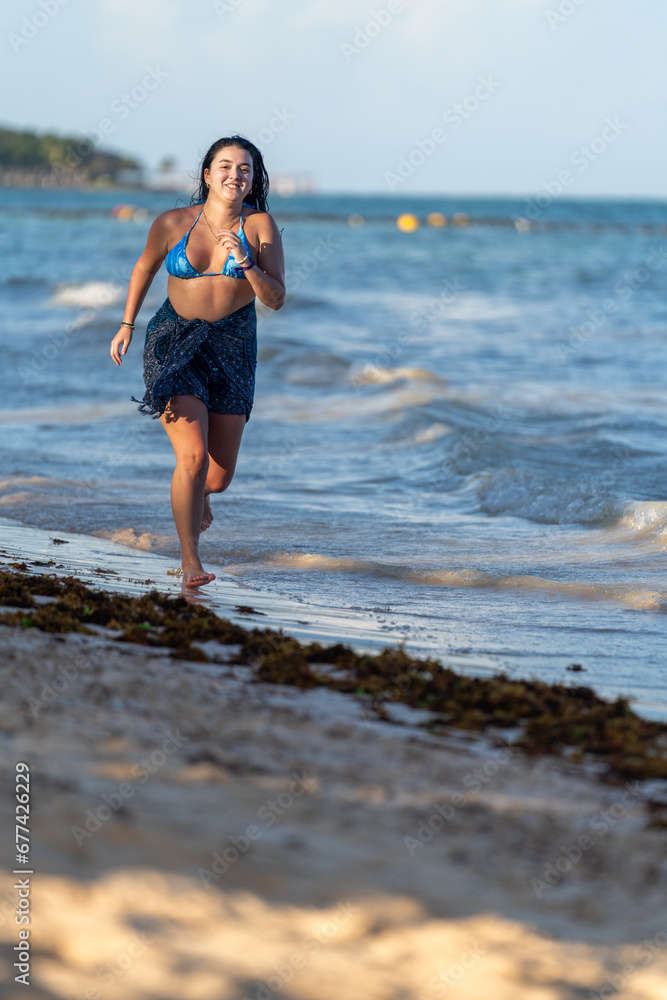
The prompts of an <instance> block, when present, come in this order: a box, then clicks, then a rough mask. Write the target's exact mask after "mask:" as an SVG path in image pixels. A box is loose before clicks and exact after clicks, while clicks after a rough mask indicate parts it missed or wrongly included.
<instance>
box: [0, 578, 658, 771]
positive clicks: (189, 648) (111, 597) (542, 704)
mask: <svg viewBox="0 0 667 1000" xmlns="http://www.w3.org/2000/svg"><path fill="white" fill-rule="evenodd" d="M38 595H43V596H49V597H52V598H55V600H52V601H50V602H48V603H46V604H40V605H39V606H38V607H36V602H35V601H34V597H35V596H38ZM0 605H4V606H6V607H12V608H14V609H15V608H17V607H18V608H21V609H24V610H20V611H16V610H14V611H11V612H7V613H5V614H4V615H2V614H0V624H3V625H11V626H14V627H20V628H38V629H41V630H43V631H47V632H61V633H62V632H69V631H79V632H90V631H92V630H91V628H90V626H92V625H96V626H103V627H106V628H108V629H110V630H115V631H116V632H117V633H120V634H119V635H117V637H116V639H115V641H118V642H128V643H135V644H137V645H142V646H148V647H153V648H165V649H169V650H170V651H171V652H172V655H173V656H174V657H178V658H180V659H187V660H206V659H207V656H206V654H205V653H204V652H203V650H202V649H201V648H200V647H199V644H200V643H203V642H207V641H208V640H215V641H216V642H218V643H220V644H223V645H233V646H235V647H237V649H236V650H235V652H234V655H233V656H232V657H231V662H233V663H237V664H241V665H247V666H248V667H249V668H251V669H252V671H253V678H254V679H255V680H257V681H263V682H269V683H272V684H290V685H295V686H298V687H301V688H313V687H316V686H325V687H328V688H331V689H333V690H336V691H340V692H342V693H348V694H352V695H356V696H362V697H365V698H366V699H367V700H368V702H369V704H370V706H371V707H372V708H373V709H374V710H375V712H376V715H377V717H378V718H383V719H387V720H388V721H390V719H389V715H388V713H387V710H386V709H387V706H388V704H389V703H390V702H392V701H398V702H402V703H404V704H406V705H410V706H412V707H414V708H419V709H427V710H428V711H429V713H430V719H429V721H428V722H425V723H422V726H423V727H424V728H425V729H426V730H429V731H432V732H434V733H437V732H438V731H440V730H442V729H443V728H447V727H455V728H459V729H467V730H476V731H483V730H490V731H493V732H494V733H495V734H497V733H498V731H499V730H500V731H501V732H502V730H510V729H512V730H516V729H519V730H520V733H519V735H518V736H516V734H512V735H513V736H514V738H513V739H512V742H511V745H512V746H515V747H517V748H521V749H523V750H524V752H526V753H527V754H543V753H553V754H556V753H563V752H566V753H567V754H568V758H569V759H571V760H581V759H582V758H583V757H584V755H593V757H594V758H595V759H597V760H600V761H603V762H604V763H605V764H606V766H607V772H608V774H609V775H610V776H615V777H616V778H623V779H625V780H627V779H628V778H633V779H638V780H640V779H645V778H667V725H665V724H663V723H659V722H651V721H649V720H647V719H643V718H641V717H640V716H638V715H636V714H635V713H634V712H633V711H632V709H631V708H630V705H629V703H628V701H627V699H625V698H617V699H615V700H614V701H605V700H604V699H602V698H600V697H598V695H596V694H595V692H594V691H593V690H592V689H591V688H589V687H583V686H577V685H572V686H567V685H562V684H547V683H545V682H543V681H538V680H516V679H514V678H509V677H507V676H506V675H504V674H499V675H496V676H495V677H489V678H486V677H485V678H481V677H470V676H466V675H462V674H458V673H457V672H456V671H454V670H452V669H451V668H449V667H446V666H443V665H442V664H440V663H439V662H438V661H437V660H433V659H418V658H415V657H412V656H410V655H409V654H408V653H406V651H405V649H404V648H403V647H402V646H398V647H393V648H391V647H390V648H386V649H383V650H382V651H381V652H380V653H377V654H375V655H371V654H368V653H363V654H362V653H356V652H355V651H354V650H353V649H351V648H350V647H349V646H347V645H345V644H343V643H335V644H333V645H330V646H322V645H320V644H319V643H316V642H315V643H308V644H303V643H301V642H299V641H298V640H297V639H295V638H293V637H292V636H289V635H285V634H284V633H283V632H282V630H279V631H275V630H273V629H268V628H267V629H259V628H252V629H247V628H243V627H242V626H240V625H236V624H234V623H233V622H230V621H227V620H225V619H223V618H218V616H217V615H215V614H214V613H213V612H212V611H210V610H208V609H207V608H206V607H203V606H202V605H200V604H196V603H193V602H190V601H187V600H185V599H184V598H183V597H170V596H168V595H166V594H163V593H160V592H159V591H157V590H151V591H148V592H147V593H145V594H142V595H140V596H138V597H132V596H128V595H125V594H112V593H106V592H104V591H101V590H94V589H92V588H90V587H88V586H86V585H85V584H83V583H81V582H80V581H79V580H77V579H76V578H74V577H64V578H57V577H53V576H47V575H30V574H26V573H23V572H15V573H13V572H10V571H8V570H0ZM509 736H510V734H509V732H508V737H509ZM501 742H505V743H507V744H509V742H510V740H509V739H508V740H503V741H501Z"/></svg>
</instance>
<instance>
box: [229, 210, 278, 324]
mask: <svg viewBox="0 0 667 1000" xmlns="http://www.w3.org/2000/svg"><path fill="white" fill-rule="evenodd" d="M251 218H252V219H253V222H254V226H255V235H253V236H252V237H251V238H250V237H249V238H250V240H251V243H253V244H254V243H259V250H255V257H256V260H255V267H251V268H250V269H249V270H247V271H245V272H244V273H245V276H246V278H247V279H248V281H249V282H250V284H251V286H252V290H253V291H254V293H255V295H256V296H257V298H258V299H259V301H260V302H263V303H264V305H265V306H269V308H270V309H280V307H281V306H282V305H283V303H284V301H285V257H284V255H283V241H282V238H281V235H280V231H279V230H278V227H277V225H276V224H275V221H274V220H273V218H272V217H271V216H270V215H269V213H268V212H257V213H255V214H254V215H252V216H251ZM215 235H216V236H219V237H220V242H221V243H222V245H223V247H225V249H226V250H227V252H228V253H231V254H233V255H234V259H235V260H243V258H244V256H245V247H244V246H243V244H242V243H241V240H240V239H239V238H238V236H237V234H236V233H234V232H232V230H231V229H219V230H218V231H217V232H216V233H215ZM247 263H248V262H247V261H246V264H247Z"/></svg>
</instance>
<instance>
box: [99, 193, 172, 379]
mask: <svg viewBox="0 0 667 1000" xmlns="http://www.w3.org/2000/svg"><path fill="white" fill-rule="evenodd" d="M178 212H180V209H173V210H172V211H170V212H163V213H162V215H158V217H157V219H156V220H155V221H154V222H153V225H152V226H151V228H150V230H149V231H148V239H147V241H146V247H145V249H144V252H143V253H142V255H141V257H140V258H139V260H138V261H137V263H136V264H135V265H134V267H133V268H132V274H131V275H130V284H129V288H128V290H127V302H126V303H125V313H124V314H123V321H124V322H126V323H134V321H135V319H136V317H137V314H138V313H139V310H140V309H141V306H142V304H143V301H144V299H145V298H146V292H147V291H148V289H149V288H150V287H151V282H152V281H153V278H154V277H155V275H156V274H157V273H158V271H159V270H160V267H161V266H162V261H163V260H164V258H165V257H166V256H167V246H168V244H169V234H170V231H171V229H172V227H173V222H174V216H175V214H176V213H178ZM131 341H132V330H131V329H130V327H129V326H121V328H120V330H119V331H118V333H117V334H116V336H115V337H114V338H113V340H112V341H111V357H112V358H113V360H114V362H115V364H116V365H120V364H121V362H122V360H123V355H124V354H126V353H127V349H128V347H129V346H130V343H131Z"/></svg>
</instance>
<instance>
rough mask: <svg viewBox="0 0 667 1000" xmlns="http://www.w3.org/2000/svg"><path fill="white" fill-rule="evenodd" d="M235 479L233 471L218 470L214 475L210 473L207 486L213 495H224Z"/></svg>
mask: <svg viewBox="0 0 667 1000" xmlns="http://www.w3.org/2000/svg"><path fill="white" fill-rule="evenodd" d="M233 478H234V470H233V469H232V470H231V471H230V470H228V469H216V471H215V472H214V473H212V474H211V473H209V476H208V479H207V480H206V485H207V486H208V488H209V491H210V492H211V493H224V492H225V490H226V489H227V487H228V486H229V484H230V483H231V481H232V479H233Z"/></svg>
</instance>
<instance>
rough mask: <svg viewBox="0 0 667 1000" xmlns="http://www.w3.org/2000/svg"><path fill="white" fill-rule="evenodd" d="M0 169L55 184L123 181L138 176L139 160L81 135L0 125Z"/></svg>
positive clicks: (6, 175) (12, 175)
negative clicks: (58, 133) (113, 150)
mask: <svg viewBox="0 0 667 1000" xmlns="http://www.w3.org/2000/svg"><path fill="white" fill-rule="evenodd" d="M0 171H2V173H3V174H4V175H5V177H12V178H16V179H17V180H18V179H20V176H21V174H26V175H29V176H31V177H34V178H39V177H41V178H47V177H48V178H49V181H50V183H52V184H53V185H54V186H55V185H59V184H68V183H73V182H78V183H84V184H85V183H88V184H91V183H96V182H97V183H100V182H106V183H110V184H114V183H123V182H124V181H126V180H129V179H134V180H138V179H140V177H141V165H140V163H139V162H138V161H137V160H135V159H133V158H132V157H130V156H118V155H116V154H115V153H109V152H107V151H106V150H104V149H98V148H96V147H95V145H94V144H93V143H92V142H91V141H90V140H89V139H87V138H85V137H84V136H80V135H79V136H68V135H55V134H54V133H52V132H45V133H43V134H42V135H39V134H38V133H36V132H30V131H17V130H15V129H9V128H0Z"/></svg>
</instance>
